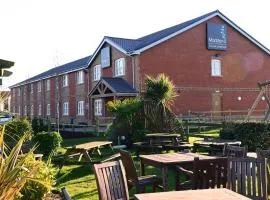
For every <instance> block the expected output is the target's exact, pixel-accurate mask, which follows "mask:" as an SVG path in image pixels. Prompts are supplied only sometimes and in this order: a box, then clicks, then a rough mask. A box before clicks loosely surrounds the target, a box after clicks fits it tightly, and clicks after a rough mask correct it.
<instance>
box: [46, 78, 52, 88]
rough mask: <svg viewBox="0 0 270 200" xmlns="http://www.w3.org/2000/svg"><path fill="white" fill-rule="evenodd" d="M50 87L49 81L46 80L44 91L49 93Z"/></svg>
mask: <svg viewBox="0 0 270 200" xmlns="http://www.w3.org/2000/svg"><path fill="white" fill-rule="evenodd" d="M50 87H51V82H50V79H48V80H46V90H47V91H49V90H50Z"/></svg>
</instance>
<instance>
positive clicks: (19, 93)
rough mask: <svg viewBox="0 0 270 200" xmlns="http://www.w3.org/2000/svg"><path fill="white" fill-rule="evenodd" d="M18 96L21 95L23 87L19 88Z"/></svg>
mask: <svg viewBox="0 0 270 200" xmlns="http://www.w3.org/2000/svg"><path fill="white" fill-rule="evenodd" d="M18 96H21V88H18Z"/></svg>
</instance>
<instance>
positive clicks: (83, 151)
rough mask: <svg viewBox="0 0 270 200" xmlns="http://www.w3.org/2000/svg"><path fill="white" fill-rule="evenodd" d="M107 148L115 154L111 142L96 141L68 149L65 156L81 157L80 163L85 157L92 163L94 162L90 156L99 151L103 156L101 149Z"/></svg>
mask: <svg viewBox="0 0 270 200" xmlns="http://www.w3.org/2000/svg"><path fill="white" fill-rule="evenodd" d="M105 147H108V148H110V149H111V150H112V151H113V152H114V150H113V148H112V142H111V141H94V142H87V143H84V144H78V145H75V146H73V147H72V148H68V149H67V151H66V153H65V155H66V156H68V157H70V156H75V155H79V159H78V161H81V159H82V156H85V157H87V158H88V159H89V160H90V161H92V158H91V156H90V154H92V153H93V152H94V151H97V153H98V155H101V152H100V148H105Z"/></svg>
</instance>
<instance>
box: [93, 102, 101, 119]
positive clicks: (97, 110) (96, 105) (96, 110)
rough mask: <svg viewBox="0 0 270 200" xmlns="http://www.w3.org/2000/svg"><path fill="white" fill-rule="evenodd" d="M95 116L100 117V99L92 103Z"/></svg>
mask: <svg viewBox="0 0 270 200" xmlns="http://www.w3.org/2000/svg"><path fill="white" fill-rule="evenodd" d="M94 110H95V116H101V115H102V99H96V100H95V103H94Z"/></svg>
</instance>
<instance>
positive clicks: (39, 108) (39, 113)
mask: <svg viewBox="0 0 270 200" xmlns="http://www.w3.org/2000/svg"><path fill="white" fill-rule="evenodd" d="M41 114H42V112H41V104H39V105H38V115H39V116H41Z"/></svg>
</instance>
